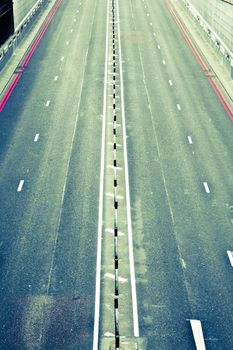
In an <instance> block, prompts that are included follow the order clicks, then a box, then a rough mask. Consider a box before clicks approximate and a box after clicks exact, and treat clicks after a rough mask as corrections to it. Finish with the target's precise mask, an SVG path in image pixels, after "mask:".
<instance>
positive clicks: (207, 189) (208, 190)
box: [203, 182, 210, 193]
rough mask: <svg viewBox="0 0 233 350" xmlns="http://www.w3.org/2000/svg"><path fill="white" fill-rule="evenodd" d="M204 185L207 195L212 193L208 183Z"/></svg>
mask: <svg viewBox="0 0 233 350" xmlns="http://www.w3.org/2000/svg"><path fill="white" fill-rule="evenodd" d="M203 185H204V187H205V191H206V193H210V189H209V186H208V183H207V182H203Z"/></svg>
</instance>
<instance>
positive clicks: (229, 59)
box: [182, 0, 233, 69]
mask: <svg viewBox="0 0 233 350" xmlns="http://www.w3.org/2000/svg"><path fill="white" fill-rule="evenodd" d="M182 1H183V3H184V5H185V6H186V8H187V9H188V10H189V12H190V13H191V15H192V16H193V17H194V18H195V19H196V21H197V22H198V23H199V25H200V26H201V27H202V28H203V30H204V31H205V32H206V33H207V35H208V37H209V38H210V39H211V40H212V42H213V43H214V45H215V46H216V48H217V49H218V51H219V52H220V53H221V54H222V55H223V58H224V59H225V61H226V63H228V64H229V65H230V67H231V68H232V69H233V52H232V51H231V50H230V49H229V47H227V45H226V44H225V43H224V42H223V40H222V39H221V38H220V36H219V35H218V34H217V33H216V32H215V31H214V30H213V28H212V27H211V26H210V25H209V24H208V23H207V22H206V20H205V19H204V18H203V17H202V16H201V14H200V13H199V12H198V11H197V9H196V8H195V7H194V6H193V5H192V3H191V2H190V1H189V0H182Z"/></svg>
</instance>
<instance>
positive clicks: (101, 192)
mask: <svg viewBox="0 0 233 350" xmlns="http://www.w3.org/2000/svg"><path fill="white" fill-rule="evenodd" d="M108 22H109V1H108V3H107V19H106V48H105V71H104V96H103V121H102V141H101V142H102V145H101V163H100V187H99V218H98V241H97V257H96V290H95V317H94V335H93V350H98V343H99V319H100V277H101V250H102V246H101V244H102V225H103V223H102V221H103V198H104V163H105V133H106V104H107V74H108V37H109V33H108Z"/></svg>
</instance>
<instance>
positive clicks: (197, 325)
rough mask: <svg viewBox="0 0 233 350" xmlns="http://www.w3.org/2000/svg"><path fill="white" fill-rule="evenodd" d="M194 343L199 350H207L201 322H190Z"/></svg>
mask: <svg viewBox="0 0 233 350" xmlns="http://www.w3.org/2000/svg"><path fill="white" fill-rule="evenodd" d="M190 323H191V327H192V332H193V337H194V341H195V344H196V349H197V350H206V347H205V341H204V336H203V332H202V327H201V321H199V320H190Z"/></svg>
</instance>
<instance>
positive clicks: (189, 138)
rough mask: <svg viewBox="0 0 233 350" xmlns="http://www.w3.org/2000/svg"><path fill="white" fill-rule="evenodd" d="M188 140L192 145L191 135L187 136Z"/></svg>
mask: <svg viewBox="0 0 233 350" xmlns="http://www.w3.org/2000/svg"><path fill="white" fill-rule="evenodd" d="M188 142H189V143H190V145H192V143H193V140H192V137H191V136H188Z"/></svg>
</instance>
